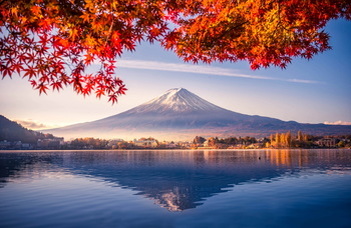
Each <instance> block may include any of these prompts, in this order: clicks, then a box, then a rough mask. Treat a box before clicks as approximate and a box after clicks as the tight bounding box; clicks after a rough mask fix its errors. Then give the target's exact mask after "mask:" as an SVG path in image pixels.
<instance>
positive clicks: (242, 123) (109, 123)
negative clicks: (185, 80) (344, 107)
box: [44, 88, 351, 140]
mask: <svg viewBox="0 0 351 228" xmlns="http://www.w3.org/2000/svg"><path fill="white" fill-rule="evenodd" d="M298 130H301V131H303V132H305V133H310V134H319V135H326V134H327V135H335V134H350V133H351V126H341V125H325V124H301V123H297V122H294V121H289V122H286V121H282V120H279V119H275V118H269V117H263V116H256V115H255V116H251V115H245V114H241V113H237V112H233V111H230V110H227V109H224V108H221V107H219V106H217V105H214V104H212V103H210V102H208V101H206V100H204V99H202V98H200V97H199V96H197V95H195V94H193V93H191V92H189V91H188V90H186V89H183V88H176V89H170V90H168V91H167V92H166V93H164V94H163V95H161V96H159V97H157V98H155V99H153V100H151V101H149V102H146V103H144V104H142V105H139V106H137V107H135V108H132V109H130V110H128V111H125V112H122V113H120V114H117V115H113V116H110V117H107V118H104V119H100V120H96V121H92V122H87V123H80V124H75V125H70V126H66V127H62V128H56V129H49V130H45V131H44V132H49V133H52V134H55V135H60V136H64V137H99V138H123V139H132V138H137V137H148V136H152V137H156V138H158V139H165V140H181V139H192V138H193V137H194V136H196V135H201V136H247V135H250V136H268V135H269V134H272V133H276V132H286V131H292V132H295V131H298Z"/></svg>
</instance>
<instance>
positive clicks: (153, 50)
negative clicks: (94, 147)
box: [0, 20, 351, 128]
mask: <svg viewBox="0 0 351 228" xmlns="http://www.w3.org/2000/svg"><path fill="white" fill-rule="evenodd" d="M326 31H327V32H329V34H330V35H331V39H330V44H331V46H332V47H333V49H332V50H329V51H326V52H324V53H321V54H318V55H316V56H315V57H314V58H313V59H311V60H305V59H299V58H298V59H294V60H293V62H292V64H290V65H288V67H287V69H285V70H282V69H280V68H274V67H273V68H269V69H261V70H256V71H252V70H250V67H249V65H248V64H247V63H246V62H238V63H229V62H226V63H214V64H211V65H205V64H198V65H193V64H190V63H184V62H182V60H181V59H179V58H178V57H177V56H176V54H174V53H173V52H169V51H165V50H163V49H162V48H161V47H160V46H159V45H158V44H154V45H150V44H147V43H143V44H141V45H140V46H139V47H138V48H137V50H136V52H133V53H125V54H124V55H123V56H122V58H121V59H119V60H118V62H117V65H118V69H117V71H116V74H117V75H118V76H119V77H120V78H121V79H122V80H124V82H125V83H126V85H127V88H128V91H127V95H125V96H122V97H120V99H119V102H118V104H115V105H111V103H108V102H107V99H105V98H102V99H101V100H99V99H97V98H95V97H94V96H90V97H86V98H83V97H82V96H79V95H76V94H75V93H74V92H72V88H71V87H67V88H66V89H65V90H64V91H61V92H49V93H48V95H45V94H44V95H41V96H39V93H38V91H36V90H33V89H32V88H31V86H30V84H29V83H28V82H27V81H26V80H24V79H20V78H18V77H13V79H9V78H5V79H3V80H2V81H1V82H0V95H1V96H0V107H1V110H0V114H2V115H4V116H6V117H7V118H9V119H11V120H20V121H27V122H34V123H36V124H44V125H46V126H48V127H56V126H64V125H68V124H74V123H80V122H87V121H93V120H97V119H101V118H104V117H107V116H111V115H115V114H118V113H120V112H122V111H126V110H128V109H130V108H133V107H135V106H137V105H139V104H142V103H144V102H147V101H149V100H151V99H153V98H154V97H156V96H159V95H161V94H162V93H164V92H165V91H167V90H168V89H171V88H177V87H183V88H186V89H188V90H189V91H191V92H193V93H195V94H197V95H199V96H200V97H202V98H204V99H206V100H208V101H210V102H212V103H214V104H216V105H218V106H221V107H223V108H226V109H229V110H232V111H235V112H240V113H244V114H249V115H261V116H269V117H274V118H278V119H281V120H285V121H289V120H294V121H298V122H302V123H323V122H336V121H342V122H349V123H351V102H350V100H351V42H350V41H349V39H350V37H351V21H344V20H337V21H331V22H329V24H328V26H327V27H326ZM32 127H33V128H35V126H34V125H33V126H32Z"/></svg>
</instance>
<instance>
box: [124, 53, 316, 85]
mask: <svg viewBox="0 0 351 228" xmlns="http://www.w3.org/2000/svg"><path fill="white" fill-rule="evenodd" d="M118 67H120V68H132V69H146V70H160V71H173V72H186V73H195V74H207V75H219V76H228V77H238V78H249V79H260V80H273V81H286V82H294V83H308V84H311V83H312V84H316V83H320V82H317V81H312V80H301V79H281V78H272V77H266V76H258V75H250V74H240V73H237V72H235V71H233V70H230V69H227V68H222V67H213V66H200V65H191V64H181V63H166V62H157V61H143V60H123V59H121V60H119V61H118Z"/></svg>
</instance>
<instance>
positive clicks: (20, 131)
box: [0, 115, 54, 143]
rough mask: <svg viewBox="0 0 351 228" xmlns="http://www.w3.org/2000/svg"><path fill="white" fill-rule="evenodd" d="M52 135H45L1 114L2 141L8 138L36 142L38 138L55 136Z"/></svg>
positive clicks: (0, 138) (0, 134)
mask: <svg viewBox="0 0 351 228" xmlns="http://www.w3.org/2000/svg"><path fill="white" fill-rule="evenodd" d="M53 137H54V136H52V135H45V134H42V133H39V132H36V131H33V130H28V129H27V128H24V127H22V126H21V125H20V124H18V123H17V122H14V121H11V120H9V119H7V118H6V117H4V116H2V115H0V141H2V140H7V141H9V142H12V141H21V142H24V143H36V142H37V141H38V139H45V138H53Z"/></svg>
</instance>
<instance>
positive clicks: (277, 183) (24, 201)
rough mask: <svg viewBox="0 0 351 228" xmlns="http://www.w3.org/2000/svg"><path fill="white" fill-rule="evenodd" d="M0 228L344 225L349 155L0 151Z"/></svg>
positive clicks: (349, 204)
mask: <svg viewBox="0 0 351 228" xmlns="http://www.w3.org/2000/svg"><path fill="white" fill-rule="evenodd" d="M0 227H4V228H5V227H6V228H7V227H35V228H38V227H45V228H46V227H51V228H55V227H60V228H61V227H351V150H235V151H228V150H226V151H50V152H44V151H31V152H20V151H11V152H4V151H3V152H0Z"/></svg>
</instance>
